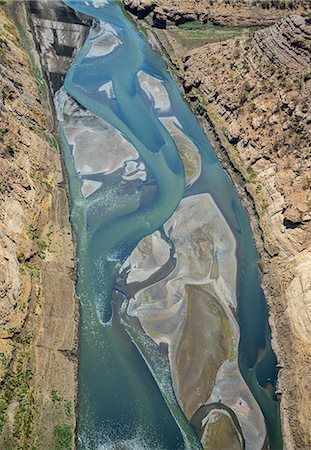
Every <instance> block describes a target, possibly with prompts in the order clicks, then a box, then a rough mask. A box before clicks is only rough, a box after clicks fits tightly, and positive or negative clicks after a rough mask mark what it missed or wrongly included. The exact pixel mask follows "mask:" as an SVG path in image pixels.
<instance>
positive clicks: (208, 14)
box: [123, 0, 311, 28]
mask: <svg viewBox="0 0 311 450" xmlns="http://www.w3.org/2000/svg"><path fill="white" fill-rule="evenodd" d="M123 3H124V5H125V7H126V8H127V9H128V10H129V11H130V12H131V13H133V14H135V15H136V16H138V17H139V18H140V19H142V18H146V19H148V20H150V21H151V23H152V24H153V25H155V26H156V27H158V28H165V27H166V26H167V24H170V23H175V24H176V25H178V24H181V23H185V22H189V21H199V22H212V23H214V24H217V25H229V24H230V25H248V26H249V25H271V24H273V23H274V22H275V21H276V20H278V19H280V18H282V17H284V16H286V15H288V14H289V13H290V12H292V13H293V12H295V13H298V14H303V13H308V12H310V10H311V5H310V3H309V2H308V1H305V0H301V1H281V0H280V1H279V0H275V1H273V0H272V1H259V0H258V1H251V0H244V1H243V2H241V1H239V0H228V1H223V0H201V1H197V0H123Z"/></svg>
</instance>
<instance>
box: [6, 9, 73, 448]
mask: <svg viewBox="0 0 311 450" xmlns="http://www.w3.org/2000/svg"><path fill="white" fill-rule="evenodd" d="M0 14H1V15H0V26H1V42H0V56H1V62H0V64H1V82H0V86H1V92H2V105H1V113H2V122H1V133H0V139H1V140H0V150H1V153H0V162H1V177H2V178H1V183H0V186H1V188H0V203H1V236H0V239H1V246H0V259H1V284H0V297H1V303H2V305H1V306H2V308H1V325H0V327H1V335H0V337H1V338H0V346H1V350H0V351H1V353H0V355H1V386H0V393H1V432H0V446H1V447H3V448H17V447H18V448H28V447H36V448H72V447H74V445H75V444H74V438H75V428H76V404H77V389H78V387H77V367H78V362H77V350H78V330H79V308H78V301H77V299H76V297H75V248H74V239H73V235H72V230H71V224H70V221H69V202H68V192H67V190H68V188H67V181H66V177H65V175H64V171H63V166H62V157H61V153H60V149H59V146H58V142H57V130H56V129H55V127H54V118H53V114H54V112H53V110H52V107H51V104H50V98H49V97H50V96H49V94H48V92H49V88H48V86H47V85H46V82H45V77H44V75H43V72H42V68H41V62H40V57H39V55H38V53H37V50H36V46H35V43H34V41H33V36H32V34H31V32H30V30H29V22H28V19H29V17H27V16H28V11H27V10H26V5H25V3H16V2H14V8H13V4H7V5H4V6H3V7H2V10H1V13H0Z"/></svg>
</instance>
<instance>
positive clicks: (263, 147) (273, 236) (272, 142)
mask: <svg viewBox="0 0 311 450" xmlns="http://www.w3.org/2000/svg"><path fill="white" fill-rule="evenodd" d="M310 33H311V24H310V20H309V19H306V18H303V17H301V16H291V17H288V18H284V19H283V20H282V21H280V22H278V23H277V24H275V25H273V26H271V27H269V28H266V29H262V30H259V31H257V32H256V33H254V35H250V34H244V35H243V34H242V35H241V36H239V37H237V38H235V39H231V40H228V41H225V42H216V43H212V44H209V45H206V46H203V47H200V48H197V49H195V50H193V51H191V52H190V53H188V54H186V55H184V56H183V58H182V60H178V58H177V57H176V55H177V56H178V55H179V54H180V46H179V47H178V52H175V56H174V59H172V60H173V62H174V65H175V67H176V68H177V69H178V76H179V78H180V80H181V82H182V83H183V88H184V91H185V94H186V97H187V98H188V100H189V102H190V104H191V105H192V108H193V109H194V110H195V111H196V112H197V114H198V115H199V117H201V118H202V124H203V126H204V127H205V129H206V130H207V133H208V134H209V136H210V138H211V140H212V142H213V144H214V146H215V148H216V149H217V148H218V149H219V151H220V152H219V155H220V158H221V159H222V160H223V162H224V164H225V165H226V164H227V163H226V161H229V162H230V165H227V166H228V170H229V172H230V173H231V174H232V176H233V177H234V178H235V180H236V181H237V180H238V178H240V179H241V177H240V175H242V179H241V181H240V183H238V181H237V186H238V188H239V190H240V192H241V195H242V196H244V197H245V196H246V197H245V199H250V200H251V202H252V203H253V205H254V210H253V209H252V208H250V207H249V212H250V218H251V222H252V225H253V227H254V230H255V231H254V233H255V239H256V241H257V245H258V248H259V250H260V253H261V262H260V265H261V269H262V271H263V277H262V283H263V287H264V289H265V292H266V298H267V302H268V306H269V313H270V323H271V327H272V335H273V347H274V349H275V352H276V353H277V356H278V359H279V368H280V373H279V385H278V394H279V395H280V397H281V415H282V424H283V433H284V445H285V447H286V448H288V449H293V448H302V449H305V448H309V447H310V446H311V441H310V436H311V421H310V414H309V410H308V408H309V406H308V405H310V401H311V399H310V389H309V386H310V383H311V376H310V370H309V369H310V360H311V345H310V331H311V315H310V296H311V279H310V273H311V271H310V268H311V246H310V242H311V190H310V189H311V179H310V173H311V170H310V169H311V154H310V131H311V120H310V118H311V107H310V94H311V72H310V67H311V66H310V61H311V60H310V58H311V47H310ZM165 36H166V38H167V42H168V44H169V45H170V51H169V52H167V55H172V49H175V48H176V46H177V43H176V42H175V41H174V39H172V38H171V37H170V33H169V32H165ZM162 42H165V40H163V39H162ZM171 57H172V56H171ZM237 174H239V177H237ZM245 201H246V205H248V206H250V203H249V201H247V200H245ZM258 226H259V227H258ZM260 237H261V238H262V239H260Z"/></svg>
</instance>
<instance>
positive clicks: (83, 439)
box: [61, 1, 282, 450]
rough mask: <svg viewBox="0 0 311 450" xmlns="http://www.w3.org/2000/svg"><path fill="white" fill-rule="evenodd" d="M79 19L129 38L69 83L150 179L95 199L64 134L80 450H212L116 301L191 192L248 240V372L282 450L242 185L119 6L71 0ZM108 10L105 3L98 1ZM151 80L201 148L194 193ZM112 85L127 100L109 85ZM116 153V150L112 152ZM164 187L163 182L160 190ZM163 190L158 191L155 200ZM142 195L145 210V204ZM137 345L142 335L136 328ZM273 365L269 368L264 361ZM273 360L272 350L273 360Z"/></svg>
mask: <svg viewBox="0 0 311 450" xmlns="http://www.w3.org/2000/svg"><path fill="white" fill-rule="evenodd" d="M66 3H67V4H68V5H69V6H71V7H72V8H73V9H75V10H77V11H80V12H82V13H85V14H88V15H89V16H92V17H94V19H97V20H101V21H104V22H105V23H106V24H109V25H111V26H112V27H113V29H114V30H116V31H117V34H118V38H119V40H120V45H118V46H117V47H116V48H115V49H114V50H113V51H112V52H110V53H109V54H106V55H104V56H97V57H95V58H94V57H93V58H90V57H88V56H87V55H88V52H89V51H90V48H91V45H92V41H93V40H94V39H95V37H96V33H95V32H92V33H91V34H90V36H89V38H88V39H87V41H86V42H85V44H84V46H83V48H82V49H81V50H80V51H79V53H78V54H77V56H76V58H75V60H74V62H73V64H72V65H71V67H70V69H69V70H68V72H67V75H66V78H65V84H64V88H65V91H66V92H67V93H68V94H69V95H70V96H71V97H72V98H74V99H75V100H76V101H77V102H78V103H79V104H80V105H81V106H82V107H83V108H85V109H86V110H88V111H90V112H92V113H93V114H95V115H97V116H98V117H101V118H103V119H104V120H106V121H107V122H108V123H110V124H111V125H112V126H113V127H115V128H116V129H118V130H119V131H120V132H121V133H122V134H123V136H124V137H125V138H126V139H127V140H128V141H129V142H130V143H131V144H132V145H133V146H134V147H135V148H136V149H137V151H138V152H139V155H140V157H141V160H142V161H143V162H144V164H145V167H146V169H147V171H148V174H149V178H148V180H149V181H146V183H145V186H144V182H141V183H140V184H139V183H138V184H139V186H138V187H137V189H132V190H130V191H126V186H125V185H122V184H120V183H119V182H117V181H114V179H113V178H112V179H111V181H110V182H109V183H103V185H102V187H101V188H100V189H98V191H96V192H95V193H94V194H92V195H91V196H89V197H87V198H83V197H82V195H81V193H80V187H81V177H79V175H78V174H77V173H76V170H75V166H74V160H73V156H72V148H71V146H70V145H69V144H68V142H67V141H66V138H65V133H64V131H63V130H62V126H61V133H62V135H63V142H64V144H63V148H64V158H65V164H66V168H67V172H68V177H69V183H70V195H71V200H72V213H71V214H72V223H73V226H74V229H75V233H76V236H77V241H78V246H77V259H78V277H77V293H78V296H79V298H80V302H81V331H80V366H79V381H80V386H79V426H78V448H80V449H97V448H98V449H106V448H107V449H108V448H111V449H113V448H116V449H123V448H124V449H131V448H133V449H157V450H160V449H183V448H193V449H195V448H198V449H199V448H201V444H200V442H199V440H198V438H197V436H196V434H195V431H194V428H193V427H192V426H191V425H190V424H188V422H187V420H186V419H185V418H184V416H183V414H182V412H181V410H180V408H179V406H178V404H177V403H176V400H175V398H174V394H173V392H172V386H171V385H170V379H169V376H168V375H167V374H165V370H164V369H163V371H162V372H161V371H159V370H158V369H157V368H159V366H161V355H160V354H157V350H156V348H155V346H152V345H151V344H150V355H151V356H150V355H149V356H148V355H147V354H144V352H143V351H139V346H138V345H135V343H134V342H133V341H135V339H133V333H134V334H135V327H136V325H135V323H134V322H132V323H131V326H132V327H133V330H134V331H133V332H132V335H131V337H130V334H129V333H128V331H127V327H126V326H125V325H124V321H122V320H121V319H120V317H121V316H122V306H121V307H120V300H118V299H117V298H115V297H113V298H112V293H113V290H114V287H115V281H116V277H117V275H118V271H119V268H120V265H121V264H122V262H123V261H124V260H125V259H126V258H127V257H128V255H129V254H130V252H131V251H132V250H133V248H134V247H135V246H136V244H137V243H138V242H139V240H140V239H142V238H143V237H144V236H146V235H148V234H150V233H152V232H153V231H155V230H157V229H159V228H160V227H161V225H162V224H163V223H164V222H165V221H166V220H167V219H168V218H169V217H170V216H171V215H172V213H173V212H174V210H175V209H176V207H177V206H178V204H179V202H180V200H181V199H182V198H183V197H185V196H188V195H191V194H198V193H203V192H207V193H210V194H211V195H212V197H213V198H214V200H215V202H216V204H217V205H218V207H219V209H220V210H221V212H222V214H223V216H224V217H225V219H226V221H227V223H228V224H229V226H230V228H231V229H232V231H233V233H234V236H235V238H236V242H237V258H238V286H237V294H238V321H239V325H240V331H241V337H240V344H239V367H240V370H241V373H242V375H243V377H244V379H245V380H246V382H247V384H248V386H249V387H250V389H251V391H252V393H253V395H254V397H255V399H256V401H257V403H258V404H259V406H260V408H261V410H262V412H263V415H264V417H265V422H266V427H267V432H268V436H269V443H270V447H271V448H274V449H280V448H282V440H281V431H280V419H279V405H278V402H277V401H276V400H275V398H274V395H272V396H271V393H269V392H270V391H271V390H269V389H265V388H266V387H267V386H268V385H269V384H272V386H273V387H274V385H275V381H276V367H275V366H276V360H275V356H274V354H273V352H272V350H271V346H270V328H269V325H268V321H267V307H266V303H265V298H264V295H263V292H262V289H261V286H260V273H259V270H258V266H257V260H258V254H257V251H256V248H255V245H254V242H253V238H252V233H251V229H250V226H249V222H248V218H247V215H246V212H245V210H244V208H243V207H242V205H241V202H240V200H239V197H238V195H237V192H236V190H235V188H234V186H233V184H232V181H231V180H230V178H229V177H228V175H227V174H226V173H225V171H224V170H223V169H222V167H221V165H220V163H219V162H218V160H217V158H216V156H215V154H214V151H213V149H212V148H211V145H210V143H209V142H208V140H207V138H206V137H205V135H204V133H203V131H202V129H201V127H200V125H199V123H198V121H197V120H196V118H195V117H194V115H193V114H192V112H191V111H190V109H189V108H188V107H187V105H186V104H185V102H184V100H183V99H182V97H181V95H180V92H179V90H178V88H177V86H176V83H175V81H174V80H173V78H172V77H171V75H170V74H169V72H168V70H167V67H166V65H165V63H164V62H163V60H162V58H161V57H160V55H159V54H157V53H156V52H155V51H154V50H153V49H152V48H151V47H150V45H149V44H148V42H147V41H146V39H145V37H144V36H143V35H142V34H141V33H140V32H138V30H137V29H136V27H135V26H134V25H133V24H132V22H131V21H130V20H129V19H128V18H127V17H126V15H125V14H124V12H123V11H122V9H121V8H120V6H119V4H118V3H117V2H114V1H112V2H106V4H105V5H104V4H102V5H101V6H99V5H98V4H96V2H95V5H96V6H97V7H95V6H94V5H93V4H92V3H91V2H80V1H67V2H66ZM98 3H100V2H98ZM140 70H143V71H145V72H147V73H148V74H150V75H152V76H154V77H156V78H158V79H160V80H162V81H163V85H164V86H165V88H166V90H167V92H168V93H169V98H170V102H171V107H170V111H169V113H168V114H167V115H169V116H175V117H177V118H178V121H179V122H180V124H181V125H182V127H183V131H184V132H185V134H186V135H187V136H188V137H190V138H191V140H192V141H193V142H194V143H195V145H196V146H197V147H198V149H199V151H200V154H201V158H202V174H201V176H200V178H199V179H198V180H197V182H196V183H195V184H194V185H193V186H191V188H187V189H185V181H184V170H183V165H182V163H181V160H180V157H179V154H178V151H177V149H176V146H175V144H174V142H173V140H172V139H171V137H170V135H169V134H168V133H167V131H166V129H165V128H164V127H163V126H162V124H161V122H160V121H159V119H158V115H157V114H156V113H155V111H154V108H153V107H152V106H151V105H150V102H148V101H147V100H148V99H147V98H146V95H145V94H144V93H143V92H142V90H141V89H139V85H138V82H137V73H138V72H139V71H140ZM109 81H112V83H113V89H114V96H115V98H108V97H107V95H105V94H104V93H103V92H102V91H101V90H100V86H102V85H104V84H105V83H107V82H109ZM107 151H109V150H107ZM150 180H152V183H151V182H150ZM148 183H149V187H150V186H151V185H152V189H149V190H148ZM142 192H144V196H143V198H144V200H143V201H142ZM136 332H137V335H138V334H139V333H140V332H139V331H138V327H136ZM264 349H265V353H264V358H263V359H261V360H260V362H259V363H257V360H258V355H259V353H260V352H261V351H262V350H264ZM261 353H262V352H261Z"/></svg>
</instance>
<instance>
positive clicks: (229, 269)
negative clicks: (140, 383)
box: [121, 194, 266, 449]
mask: <svg viewBox="0 0 311 450" xmlns="http://www.w3.org/2000/svg"><path fill="white" fill-rule="evenodd" d="M185 217H187V221H185V220H184V218H185ZM163 232H164V233H165V235H166V236H167V239H170V241H171V243H172V246H173V248H174V255H175V256H174V258H175V259H176V265H175V266H172V268H171V271H170V273H169V274H167V273H163V274H162V278H160V281H155V282H152V281H150V282H149V283H147V286H145V285H144V286H143V285H142V287H141V288H140V289H139V288H138V292H137V293H136V294H135V295H134V297H133V298H131V299H130V301H129V305H128V309H127V312H128V314H129V315H130V316H135V317H138V318H139V320H140V322H141V325H142V327H143V328H144V330H145V332H146V333H147V334H148V335H149V336H150V337H151V338H152V339H153V340H154V341H155V342H156V343H157V344H161V343H166V344H168V354H169V361H170V368H171V376H172V381H173V386H174V390H175V394H176V396H177V399H178V401H179V404H180V405H181V407H182V410H183V411H184V414H185V416H186V417H187V418H188V420H190V419H191V418H192V417H193V416H194V415H195V414H196V412H197V411H198V409H199V408H200V407H202V405H209V404H212V403H218V402H220V401H221V402H222V403H223V404H225V405H226V407H228V408H229V409H230V411H232V414H233V415H234V416H235V417H236V418H237V420H238V421H239V423H240V426H241V436H242V438H241V439H242V440H245V442H246V448H249V449H252V448H254V449H256V448H261V447H262V445H263V443H264V441H265V438H266V430H265V424H264V419H263V416H262V413H261V411H260V409H259V407H258V405H257V403H256V401H255V399H254V398H253V396H252V394H251V392H250V390H249V388H248V386H247V385H246V383H245V381H244V379H243V378H242V376H241V374H240V371H239V368H238V365H237V354H238V342H239V327H238V324H237V322H236V319H235V317H234V311H235V310H236V293H235V291H236V271H237V267H236V266H237V265H236V257H235V245H236V244H235V238H234V236H233V234H232V232H231V230H230V228H229V227H228V225H227V224H226V222H225V220H224V218H223V216H222V214H221V213H220V211H219V210H218V208H217V206H216V204H215V203H214V201H213V199H212V198H211V196H210V195H209V194H202V195H195V196H191V197H188V198H185V199H183V200H182V201H181V203H180V205H179V207H178V208H177V210H176V211H175V213H174V214H173V215H172V217H171V218H170V219H169V220H168V221H167V222H166V223H165V224H164V230H163ZM156 238H157V240H156ZM150 239H151V242H154V245H153V246H151V245H150V244H149V242H150ZM162 241H163V242H162V243H161V239H160V236H159V232H156V233H154V235H152V236H151V237H146V238H144V239H143V240H142V241H141V242H140V243H139V245H138V247H137V248H136V249H135V250H134V251H133V252H132V254H131V256H130V258H129V261H128V263H127V264H129V269H128V272H129V274H128V276H127V280H126V282H127V283H129V282H131V281H133V279H134V280H135V281H136V282H137V281H140V280H142V281H144V280H145V279H146V278H148V277H149V270H148V267H146V268H145V271H143V269H141V271H140V273H137V267H139V266H140V265H141V253H142V249H144V260H145V261H146V260H147V261H148V260H150V261H151V262H152V260H153V258H154V257H155V256H156V255H157V254H158V252H159V251H160V249H161V247H163V245H164V244H165V241H164V240H162ZM162 264H165V260H164V261H162ZM132 267H133V274H132ZM151 268H152V270H153V271H154V270H158V271H159V270H160V268H159V267H158V264H155V263H154V262H153V263H152V264H151ZM121 271H123V268H121ZM219 420H222V418H219ZM213 421H215V420H214V419H212V417H211V416H210V415H209V414H207V415H206V417H205V418H204V419H203V420H202V422H201V425H200V427H201V430H202V431H201V433H202V435H203V436H204V437H203V438H202V443H203V444H204V445H205V440H206V439H207V438H206V433H205V432H204V429H205V427H210V426H211V422H213ZM225 429H226V432H228V435H230V436H231V435H233V436H234V435H235V434H236V433H237V435H239V431H238V430H237V429H235V427H233V429H232V425H231V424H230V423H228V424H226V427H225ZM218 438H219V436H218V435H217V437H215V440H214V441H213V445H216V442H217V439H218ZM209 439H210V436H209ZM240 448H241V447H240Z"/></svg>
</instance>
